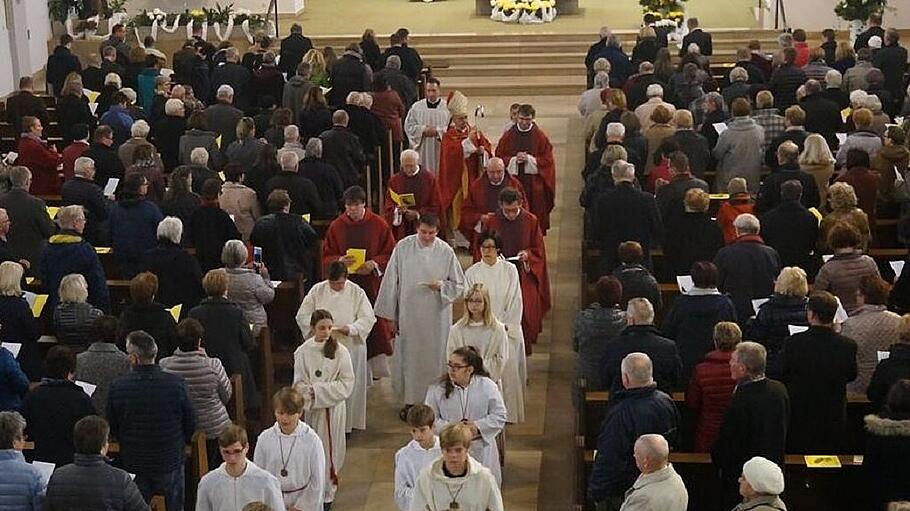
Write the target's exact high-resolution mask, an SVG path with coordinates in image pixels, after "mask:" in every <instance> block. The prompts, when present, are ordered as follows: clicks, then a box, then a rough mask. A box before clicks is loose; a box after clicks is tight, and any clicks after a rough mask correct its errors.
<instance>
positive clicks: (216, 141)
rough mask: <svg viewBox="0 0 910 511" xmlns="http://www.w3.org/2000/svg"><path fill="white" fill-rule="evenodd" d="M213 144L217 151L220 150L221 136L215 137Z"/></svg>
mask: <svg viewBox="0 0 910 511" xmlns="http://www.w3.org/2000/svg"><path fill="white" fill-rule="evenodd" d="M215 144H217V145H218V149H221V135H218V136H217V137H215Z"/></svg>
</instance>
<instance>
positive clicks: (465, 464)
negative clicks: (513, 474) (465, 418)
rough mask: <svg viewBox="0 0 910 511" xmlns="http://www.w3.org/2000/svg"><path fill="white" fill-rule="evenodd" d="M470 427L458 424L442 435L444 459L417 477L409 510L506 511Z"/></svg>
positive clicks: (448, 427)
mask: <svg viewBox="0 0 910 511" xmlns="http://www.w3.org/2000/svg"><path fill="white" fill-rule="evenodd" d="M472 434H473V433H472V431H471V428H470V426H468V425H466V424H462V423H460V422H456V423H454V424H449V425H448V426H446V427H445V428H444V429H443V430H442V432H441V433H440V434H439V445H440V447H441V449H442V457H440V458H438V459H437V460H436V461H434V462H433V463H432V464H431V465H430V466H429V467H427V468H425V469H424V470H423V472H421V473H420V476H419V477H418V478H417V489H416V490H415V491H414V499H413V500H412V501H411V507H410V510H409V511H452V510H458V511H502V510H503V505H502V494H501V493H500V491H499V486H498V485H497V484H496V479H495V478H494V477H493V474H491V473H490V470H489V469H487V467H484V466H483V465H481V464H480V463H479V462H478V461H477V460H475V459H474V458H473V457H472V456H471V455H469V454H468V451H469V450H470V447H471V436H472Z"/></svg>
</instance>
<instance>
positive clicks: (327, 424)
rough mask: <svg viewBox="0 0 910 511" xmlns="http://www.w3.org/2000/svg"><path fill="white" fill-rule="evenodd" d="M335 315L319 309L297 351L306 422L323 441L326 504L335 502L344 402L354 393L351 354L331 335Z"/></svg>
mask: <svg viewBox="0 0 910 511" xmlns="http://www.w3.org/2000/svg"><path fill="white" fill-rule="evenodd" d="M333 326H334V323H333V321H332V314H331V313H329V312H328V311H325V310H322V309H317V310H315V311H313V315H312V316H311V317H310V327H311V329H312V331H313V337H311V338H309V339H307V340H306V342H304V343H303V345H302V346H300V347H299V348H297V350H296V351H294V388H296V389H297V391H298V392H300V393H301V394H303V398H304V401H305V405H304V409H305V410H306V412H305V413H304V420H305V421H306V423H307V424H309V425H310V427H312V428H313V429H315V430H316V434H318V435H319V438H320V439H321V440H322V447H323V452H324V453H325V460H326V462H325V467H326V480H325V493H324V497H323V501H324V502H325V503H326V504H329V503H331V502H332V501H334V500H335V491H336V490H337V489H338V474H339V473H340V472H341V467H342V465H344V454H345V449H346V445H345V437H344V421H345V419H344V416H345V400H346V399H347V398H349V397H350V396H351V392H352V391H353V390H354V368H353V366H352V365H351V354H350V353H348V349H347V348H345V347H344V345H342V344H341V343H340V342H338V340H337V339H335V338H334V337H333V335H332V327H333Z"/></svg>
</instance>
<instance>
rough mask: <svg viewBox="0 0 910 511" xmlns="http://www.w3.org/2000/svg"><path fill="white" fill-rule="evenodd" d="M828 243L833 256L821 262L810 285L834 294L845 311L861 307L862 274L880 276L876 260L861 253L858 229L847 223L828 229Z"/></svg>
mask: <svg viewBox="0 0 910 511" xmlns="http://www.w3.org/2000/svg"><path fill="white" fill-rule="evenodd" d="M828 245H829V246H830V247H831V249H832V250H833V251H834V256H833V257H832V258H830V259H829V260H828V262H826V263H825V264H823V265H822V267H821V269H819V270H818V274H816V276H815V283H814V284H813V288H814V289H815V290H816V291H828V292H830V293H832V294H834V295H835V296H837V297H838V298H839V299H840V301H841V304H842V305H843V307H844V309H845V310H846V311H847V314H855V313H856V311H857V309H859V307H860V303H859V302H858V300H857V298H858V296H857V295H858V293H857V292H858V291H859V288H860V283H861V282H862V279H863V278H865V277H873V276H874V277H879V276H880V274H879V270H878V264H877V263H876V262H875V260H874V259H872V258H871V257H869V256H868V255H866V254H864V253H863V248H862V237H861V236H860V234H859V231H857V230H856V228H854V227H853V226H851V225H849V224H847V223H838V224H835V225H834V227H832V228H831V231H830V232H829V233H828Z"/></svg>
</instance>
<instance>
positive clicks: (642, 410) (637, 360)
mask: <svg viewBox="0 0 910 511" xmlns="http://www.w3.org/2000/svg"><path fill="white" fill-rule="evenodd" d="M621 367H622V388H615V389H614V390H613V392H612V393H611V395H610V408H609V409H608V410H607V416H606V418H605V419H604V421H603V425H602V426H601V430H600V436H599V437H598V439H597V456H596V457H595V458H594V467H593V468H592V469H591V476H590V479H589V480H588V498H589V499H590V500H593V501H594V502H595V503H597V510H598V511H605V510H610V511H613V510H618V509H620V505H621V504H622V501H623V498H624V496H625V493H626V491H627V490H628V489H629V488H630V487H632V485H633V483H634V482H635V479H636V478H637V477H638V468H637V467H636V466H635V461H634V458H633V452H634V448H633V446H634V443H635V441H636V439H638V438H639V437H640V436H642V435H646V434H652V433H653V434H658V435H661V436H663V437H664V438H665V439H666V440H667V442H668V444H669V445H670V446H674V447H675V446H676V442H677V438H678V430H677V428H678V425H679V412H678V411H677V409H676V406H675V405H674V404H673V400H672V399H671V398H670V396H668V395H667V394H665V393H663V392H661V391H659V390H657V386H656V385H655V383H654V380H653V378H652V376H651V375H652V366H651V359H650V358H649V357H648V355H646V354H644V353H639V352H633V353H629V354H627V355H626V356H625V357H624V358H623V359H622V363H621Z"/></svg>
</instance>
